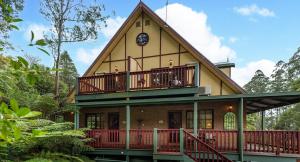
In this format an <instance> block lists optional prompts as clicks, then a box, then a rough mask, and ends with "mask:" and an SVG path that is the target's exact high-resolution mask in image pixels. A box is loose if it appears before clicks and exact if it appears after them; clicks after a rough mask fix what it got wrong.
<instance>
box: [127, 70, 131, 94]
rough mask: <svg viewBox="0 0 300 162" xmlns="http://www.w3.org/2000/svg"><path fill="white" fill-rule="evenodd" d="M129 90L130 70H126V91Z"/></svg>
mask: <svg viewBox="0 0 300 162" xmlns="http://www.w3.org/2000/svg"><path fill="white" fill-rule="evenodd" d="M129 90H130V71H129V70H127V71H126V91H129Z"/></svg>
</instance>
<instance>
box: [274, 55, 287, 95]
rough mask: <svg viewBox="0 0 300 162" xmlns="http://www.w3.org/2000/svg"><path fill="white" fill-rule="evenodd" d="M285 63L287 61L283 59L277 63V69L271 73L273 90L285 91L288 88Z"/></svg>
mask: <svg viewBox="0 0 300 162" xmlns="http://www.w3.org/2000/svg"><path fill="white" fill-rule="evenodd" d="M285 65H286V64H285V62H284V61H281V60H280V61H278V62H277V63H276V65H275V69H274V70H273V73H272V74H271V81H270V91H271V92H284V91H287V90H288V85H287V78H286V66H285Z"/></svg>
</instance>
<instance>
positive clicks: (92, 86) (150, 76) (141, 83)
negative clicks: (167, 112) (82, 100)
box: [78, 65, 199, 95]
mask: <svg viewBox="0 0 300 162" xmlns="http://www.w3.org/2000/svg"><path fill="white" fill-rule="evenodd" d="M196 67H197V66H195V65H184V66H175V67H172V68H169V67H165V68H155V69H151V70H148V71H135V72H116V73H108V74H101V75H95V76H88V77H79V78H78V94H80V95H84V94H95V93H112V92H125V91H136V90H147V89H167V88H180V87H194V86H196V84H195V83H197V82H198V78H199V77H198V75H199V72H198V69H195V68H196ZM195 71H197V72H195Z"/></svg>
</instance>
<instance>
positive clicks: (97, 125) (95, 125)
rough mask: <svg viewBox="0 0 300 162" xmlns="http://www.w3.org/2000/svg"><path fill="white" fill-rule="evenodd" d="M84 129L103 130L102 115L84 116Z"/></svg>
mask: <svg viewBox="0 0 300 162" xmlns="http://www.w3.org/2000/svg"><path fill="white" fill-rule="evenodd" d="M86 127H87V128H90V129H104V114H103V113H94V114H86Z"/></svg>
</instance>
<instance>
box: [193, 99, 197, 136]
mask: <svg viewBox="0 0 300 162" xmlns="http://www.w3.org/2000/svg"><path fill="white" fill-rule="evenodd" d="M193 115H194V121H193V125H194V127H193V132H194V135H195V136H198V103H197V102H194V112H193Z"/></svg>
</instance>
